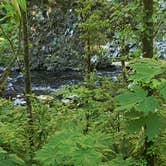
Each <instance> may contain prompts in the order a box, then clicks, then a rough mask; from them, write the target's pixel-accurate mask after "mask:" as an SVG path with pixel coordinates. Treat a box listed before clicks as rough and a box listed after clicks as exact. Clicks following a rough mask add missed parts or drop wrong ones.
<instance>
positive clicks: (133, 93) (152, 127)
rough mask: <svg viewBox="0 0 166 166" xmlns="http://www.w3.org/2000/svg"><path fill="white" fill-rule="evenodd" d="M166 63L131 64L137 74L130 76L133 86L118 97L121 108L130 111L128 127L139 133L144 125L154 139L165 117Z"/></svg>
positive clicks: (144, 61) (127, 116) (142, 60)
mask: <svg viewBox="0 0 166 166" xmlns="http://www.w3.org/2000/svg"><path fill="white" fill-rule="evenodd" d="M164 63H165V62H158V61H155V60H149V59H141V60H137V62H136V61H134V63H132V64H131V67H132V68H133V71H134V74H132V75H131V76H130V77H129V80H133V83H132V84H133V85H131V86H129V88H128V90H126V91H125V92H124V93H122V94H120V95H118V96H117V97H116V99H117V100H118V102H119V105H120V107H118V108H117V110H120V111H121V110H125V111H126V112H125V116H126V118H127V128H128V130H130V131H132V132H139V131H141V130H142V129H143V128H144V130H145V134H146V135H147V136H148V138H149V139H150V140H151V139H153V138H154V137H155V136H156V135H158V134H159V133H160V129H162V125H161V124H162V122H161V121H162V117H161V115H160V114H159V111H160V109H161V107H162V106H163V104H162V103H161V101H160V97H162V98H163V99H164V95H165V92H164V91H163V89H164V87H165V85H164V83H165V79H164V78H163V76H164V74H165V72H166V68H165V66H164V65H163V64H164ZM158 80H162V81H158ZM163 80H164V81H163ZM163 82H164V83H163ZM152 85H153V86H152ZM154 87H155V89H153V88H154ZM159 87H161V89H160V88H159ZM156 88H158V91H156ZM151 93H152V94H151ZM164 100H165V99H164ZM139 112H140V113H139Z"/></svg>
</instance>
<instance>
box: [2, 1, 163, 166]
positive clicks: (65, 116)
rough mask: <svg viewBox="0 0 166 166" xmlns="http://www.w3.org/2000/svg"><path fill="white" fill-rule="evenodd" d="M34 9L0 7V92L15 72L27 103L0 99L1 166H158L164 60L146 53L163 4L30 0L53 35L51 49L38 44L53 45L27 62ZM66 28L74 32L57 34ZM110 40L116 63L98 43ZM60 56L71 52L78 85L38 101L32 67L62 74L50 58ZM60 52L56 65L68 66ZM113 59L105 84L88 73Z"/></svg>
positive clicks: (16, 4) (28, 5) (158, 29)
mask: <svg viewBox="0 0 166 166" xmlns="http://www.w3.org/2000/svg"><path fill="white" fill-rule="evenodd" d="M34 4H37V2H35V1H31V2H29V1H27V2H26V1H25V0H11V1H7V0H2V1H0V22H1V25H0V45H1V49H0V53H1V57H0V65H1V66H4V67H6V68H5V70H4V71H3V72H2V73H1V77H0V92H1V94H3V91H4V89H5V85H6V82H7V79H8V76H9V74H10V72H11V68H12V67H19V69H20V70H21V71H22V72H23V73H24V78H25V79H24V82H25V94H24V97H25V100H26V104H25V105H14V103H13V101H10V100H7V99H5V98H3V97H2V96H1V98H0V166H121V165H124V166H165V165H166V158H165V157H166V130H165V125H166V124H165V122H166V61H165V60H161V59H159V58H158V55H157V53H156V51H155V48H154V41H157V40H158V39H160V38H162V37H163V34H164V32H165V30H164V26H165V20H164V17H165V15H164V14H165V11H166V10H165V9H163V7H162V6H163V5H164V1H162V0H161V1H154V2H153V0H150V1H147V0H143V1H137V0H132V1H127V0H121V1H120V0H113V1H107V0H84V1H83V0H74V1H73V2H70V1H69V0H65V1H60V0H57V1H51V0H48V1H47V0H46V1H39V2H38V5H40V7H41V10H42V12H43V14H42V15H43V17H44V15H45V18H46V17H47V20H46V22H45V23H48V22H49V23H50V24H49V25H45V24H44V23H43V22H42V23H41V25H42V26H43V27H44V28H45V29H46V30H48V27H49V28H50V27H52V28H53V29H54V28H55V29H56V31H57V33H56V37H55V38H54V42H55V43H56V42H57V44H55V43H54V44H53V45H51V42H49V43H47V44H48V45H49V44H50V45H51V46H52V47H54V46H55V47H58V48H55V50H54V51H53V52H54V53H53V54H50V53H48V54H49V56H48V55H41V57H38V55H36V56H32V57H31V58H32V61H31V59H30V54H33V51H34V50H35V49H36V47H37V45H38V47H41V46H40V44H41V45H42V44H43V43H42V42H43V41H42V40H43V37H44V36H42V35H43V34H40V35H39V36H38V38H36V37H35V39H34V38H33V37H32V36H33V35H36V34H35V33H37V35H38V29H37V28H38V27H39V25H38V23H39V22H41V18H40V19H39V20H37V22H36V25H34V24H33V19H34V20H35V19H36V18H37V17H40V16H37V15H38V13H36V11H35V10H36V9H35V5H34ZM54 9H55V10H56V11H53V10H54ZM161 10H162V12H161ZM54 12H55V13H56V21H57V20H61V21H62V20H63V21H64V22H65V24H63V23H64V22H56V24H55V22H54V21H53V19H52V15H54V14H55V13H54ZM58 13H60V16H57V14H58ZM61 14H62V15H61ZM32 15H33V17H34V18H33V19H32ZM71 15H72V18H71ZM54 17H55V16H54ZM59 17H63V19H62V18H59ZM45 18H44V19H45ZM50 20H51V21H50ZM28 21H29V22H30V23H29V24H28ZM67 23H68V24H67ZM54 24H55V25H54ZM55 26H56V27H55ZM72 28H73V29H72ZM71 29H72V30H73V36H72V35H71V34H70V35H67V34H65V35H64V34H63V33H64V30H69V31H68V33H71ZM59 30H62V32H63V33H61V32H60V31H59ZM54 32H55V31H54V30H53V33H54ZM47 33H49V32H48V31H47ZM47 33H46V31H44V34H45V35H47ZM51 33H52V32H51ZM47 37H48V36H47ZM37 39H38V40H39V41H38V42H37V41H36V40H37ZM51 39H52V38H51ZM57 39H58V40H57ZM55 40H56V41H55ZM34 41H35V42H36V43H35V44H34V45H33V42H34ZM64 41H65V43H68V45H67V44H66V45H64ZM111 42H112V43H113V46H114V47H115V48H118V49H117V50H118V55H117V56H116V57H113V56H112V53H111V52H109V51H108V48H105V47H104V46H105V45H106V44H110V43H111ZM64 50H65V51H64ZM63 53H64V55H68V56H70V54H71V53H73V54H72V56H74V58H73V59H74V60H76V61H75V62H78V64H77V67H78V66H79V68H80V69H81V71H82V72H83V73H84V81H83V82H81V83H79V84H76V85H66V86H63V87H62V88H60V89H59V90H58V91H57V92H52V93H50V94H49V95H48V96H47V97H46V98H45V99H43V100H42V99H40V98H39V97H38V96H37V95H35V94H33V93H32V87H31V69H34V68H37V70H38V69H46V68H48V67H50V66H51V67H53V68H56V70H57V71H58V70H59V71H61V66H59V68H57V65H56V60H55V59H61V57H60V55H61V54H63ZM67 53H68V54H67ZM39 54H40V51H39ZM57 54H59V55H57ZM108 54H109V57H107V58H106V59H105V56H106V55H108ZM68 56H67V57H65V58H66V59H63V58H64V57H63V58H62V59H61V60H64V61H68V60H69V59H70V58H69V57H68ZM94 56H96V57H97V61H95V62H94V63H93V61H92V58H93V57H94ZM45 58H46V59H47V60H45ZM68 58H69V59H68ZM73 59H72V60H73ZM36 60H39V64H37V66H35V65H36V64H34V61H36ZM112 61H118V62H120V63H121V74H120V75H119V76H117V79H116V80H114V81H112V80H113V79H112V78H110V77H108V76H107V77H105V76H99V75H98V74H97V69H98V68H100V67H99V66H100V65H101V64H102V65H105V66H107V65H108V64H109V65H110V64H111V62H112ZM75 62H74V63H75ZM108 62H109V63H108ZM126 62H128V66H126ZM69 63H70V62H69ZM59 64H60V63H58V65H59ZM62 64H63V63H62ZM62 64H61V65H62ZM64 64H65V63H64ZM31 66H35V67H32V68H31ZM70 67H72V69H75V68H74V67H73V66H70ZM62 68H63V66H62ZM108 69H110V68H108ZM41 72H42V71H41ZM52 72H53V71H52Z"/></svg>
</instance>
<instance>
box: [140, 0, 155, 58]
mask: <svg viewBox="0 0 166 166" xmlns="http://www.w3.org/2000/svg"><path fill="white" fill-rule="evenodd" d="M143 7H144V17H143V27H144V31H143V34H142V52H143V57H144V58H152V57H153V19H152V16H153V0H143Z"/></svg>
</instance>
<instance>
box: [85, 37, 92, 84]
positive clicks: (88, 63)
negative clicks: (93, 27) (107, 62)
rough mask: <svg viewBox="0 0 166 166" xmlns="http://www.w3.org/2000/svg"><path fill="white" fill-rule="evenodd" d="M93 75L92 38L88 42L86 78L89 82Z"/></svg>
mask: <svg viewBox="0 0 166 166" xmlns="http://www.w3.org/2000/svg"><path fill="white" fill-rule="evenodd" d="M90 73H91V46H90V38H88V40H87V55H86V78H87V81H89V80H90Z"/></svg>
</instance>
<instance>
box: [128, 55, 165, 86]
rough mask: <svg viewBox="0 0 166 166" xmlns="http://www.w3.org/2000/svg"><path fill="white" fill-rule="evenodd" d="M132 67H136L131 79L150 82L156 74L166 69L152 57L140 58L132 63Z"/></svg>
mask: <svg viewBox="0 0 166 166" xmlns="http://www.w3.org/2000/svg"><path fill="white" fill-rule="evenodd" d="M130 67H131V68H132V69H134V71H135V72H134V74H132V75H130V77H129V80H134V81H140V82H143V83H148V82H149V81H150V80H151V79H152V78H154V77H155V76H156V75H159V74H161V73H163V72H164V71H166V68H163V67H162V65H161V64H160V63H159V62H158V61H155V60H152V59H150V60H149V59H147V58H143V59H139V60H137V61H134V62H133V63H132V64H130Z"/></svg>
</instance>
